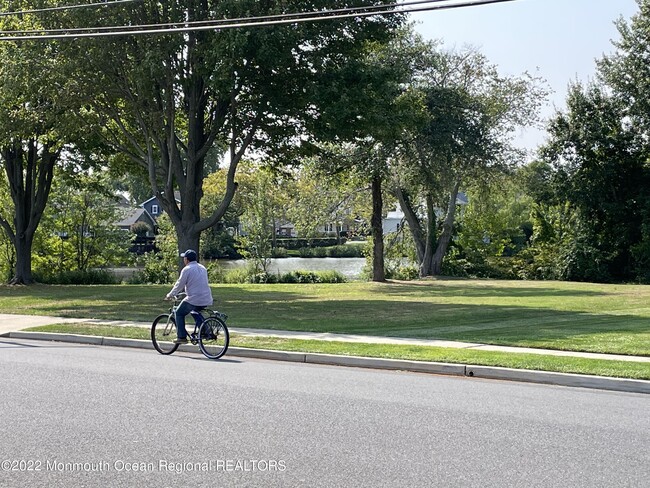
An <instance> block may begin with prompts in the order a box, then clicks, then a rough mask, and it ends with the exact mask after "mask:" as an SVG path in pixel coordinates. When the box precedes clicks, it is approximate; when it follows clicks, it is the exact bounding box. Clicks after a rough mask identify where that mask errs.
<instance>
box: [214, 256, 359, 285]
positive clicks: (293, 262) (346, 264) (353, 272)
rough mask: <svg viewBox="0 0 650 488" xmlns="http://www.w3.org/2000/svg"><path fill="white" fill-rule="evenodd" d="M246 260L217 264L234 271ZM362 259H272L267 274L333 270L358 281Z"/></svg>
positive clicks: (220, 261)
mask: <svg viewBox="0 0 650 488" xmlns="http://www.w3.org/2000/svg"><path fill="white" fill-rule="evenodd" d="M246 263H247V262H246V260H244V259H240V260H236V261H231V260H224V259H220V260H219V264H220V265H221V266H223V268H224V269H226V270H230V269H236V268H239V267H242V266H246ZM365 263H366V260H365V259H364V258H274V259H271V265H270V266H269V272H270V273H273V274H277V273H280V274H284V273H289V272H291V271H325V270H334V271H338V272H339V273H341V274H342V275H343V276H345V277H346V278H348V279H351V280H353V279H358V278H359V277H360V275H361V270H362V268H363V265H364V264H365Z"/></svg>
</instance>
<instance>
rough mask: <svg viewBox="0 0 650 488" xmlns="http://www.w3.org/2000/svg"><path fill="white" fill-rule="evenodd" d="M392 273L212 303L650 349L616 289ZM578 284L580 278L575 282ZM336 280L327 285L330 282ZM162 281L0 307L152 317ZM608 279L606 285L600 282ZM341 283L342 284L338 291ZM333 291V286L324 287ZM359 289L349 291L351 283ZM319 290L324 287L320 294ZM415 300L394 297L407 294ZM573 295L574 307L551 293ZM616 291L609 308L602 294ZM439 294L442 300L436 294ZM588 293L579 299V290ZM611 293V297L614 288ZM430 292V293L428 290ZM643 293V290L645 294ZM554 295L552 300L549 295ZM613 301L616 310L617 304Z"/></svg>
mask: <svg viewBox="0 0 650 488" xmlns="http://www.w3.org/2000/svg"><path fill="white" fill-rule="evenodd" d="M486 285H489V286H483V284H482V283H478V284H477V282H461V281H458V282H454V283H453V284H449V283H445V284H444V285H442V286H437V283H436V282H431V283H429V282H426V283H415V284H413V283H404V284H403V283H389V284H386V285H384V284H379V285H374V284H372V285H367V286H362V285H356V284H355V285H350V286H348V287H346V286H345V285H342V286H341V287H339V285H327V286H328V288H325V286H323V287H321V288H318V287H310V288H302V289H303V290H305V292H301V286H302V285H287V286H283V285H277V286H273V287H263V286H260V287H259V288H255V286H239V285H219V286H217V287H213V293H214V296H215V300H216V304H215V307H214V308H217V309H221V310H222V311H224V312H226V313H227V314H228V315H229V316H230V319H229V321H228V323H229V325H231V327H245V328H257V329H271V330H273V329H275V330H295V331H311V332H331V333H344V334H359V335H368V336H387V337H404V338H419V339H445V340H455V341H463V342H477V343H485V344H499V345H514V346H530V347H547V348H555V349H566V350H576V351H594V352H609V353H620V354H639V355H650V316H647V317H645V316H642V315H634V314H631V313H627V314H621V313H620V312H624V310H625V309H621V303H622V302H621V301H618V299H617V297H616V296H615V294H613V293H607V291H603V292H602V293H600V292H598V291H593V290H584V289H573V288H571V287H570V286H569V285H567V289H564V288H562V287H559V288H556V287H553V285H552V284H548V286H541V287H540V288H537V287H536V286H526V284H525V283H523V282H522V286H521V287H518V286H514V285H512V282H508V283H507V286H503V285H504V284H503V283H494V284H493V283H490V282H487V283H486ZM578 286H579V285H578ZM329 287H332V288H329ZM169 288H170V287H169V286H167V285H151V286H147V285H122V286H79V287H74V286H69V287H66V286H61V287H57V286H43V285H37V286H30V287H0V312H2V313H17V314H21V313H24V314H37V315H53V316H63V317H79V318H100V319H110V320H133V321H143V322H150V321H152V320H153V318H154V317H155V316H156V315H158V314H160V313H164V312H167V311H168V309H169V302H164V301H163V300H162V298H163V297H164V295H165V294H166V293H167V291H169ZM605 288H606V287H605ZM339 290H340V291H339ZM330 292H334V293H330ZM356 292H360V294H359V295H355V296H354V297H353V296H352V294H353V293H356ZM319 293H323V294H325V293H330V294H329V295H327V297H324V298H322V299H321V298H320V297H319ZM405 296H406V297H413V298H415V299H416V300H413V299H411V300H410V301H400V298H403V297H405ZM456 296H458V297H463V298H465V297H479V300H480V298H481V297H487V298H489V297H491V296H493V297H497V298H504V299H505V298H507V297H515V298H519V297H523V298H531V297H540V298H544V297H549V298H550V299H551V300H549V301H548V306H544V305H545V304H544V305H541V306H540V303H539V301H537V302H535V305H536V306H531V304H532V303H533V301H534V300H532V301H526V300H523V301H521V302H520V301H519V300H514V301H511V302H510V303H507V304H505V303H489V304H480V303H453V301H452V303H448V302H449V298H454V297H456ZM571 296H576V297H578V302H577V305H575V306H574V307H573V308H575V309H579V310H577V311H576V310H573V311H571V310H568V311H567V310H557V309H555V308H554V307H555V305H556V303H564V301H563V300H562V299H563V298H566V299H567V300H569V299H570V297H571ZM600 296H602V297H607V298H608V299H609V300H612V302H611V303H612V308H611V309H612V310H613V311H614V313H612V314H610V313H608V312H609V310H610V309H609V308H607V305H605V306H604V307H603V306H601V307H599V309H600V310H602V311H601V312H600V313H595V311H592V310H594V305H595V304H597V303H598V304H600V303H602V302H601V301H600V299H599V297H600ZM441 297H443V298H444V299H445V300H444V302H445V303H441V300H438V301H436V298H441ZM581 297H585V301H584V302H580V301H579V300H580V298H581ZM612 297H613V298H612ZM426 298H430V299H431V300H426ZM642 298H643V297H641V301H640V302H639V303H642V302H643V300H642ZM554 299H557V300H554ZM616 310H618V312H617V311H616Z"/></svg>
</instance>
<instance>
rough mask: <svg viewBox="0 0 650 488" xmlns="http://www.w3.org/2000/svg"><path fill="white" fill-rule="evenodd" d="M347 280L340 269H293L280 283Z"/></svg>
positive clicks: (342, 281)
mask: <svg viewBox="0 0 650 488" xmlns="http://www.w3.org/2000/svg"><path fill="white" fill-rule="evenodd" d="M346 281H347V280H346V278H345V276H343V275H342V274H341V273H339V272H338V271H334V270H326V271H291V272H290V273H285V274H283V275H282V276H280V278H279V282H280V283H345V282H346Z"/></svg>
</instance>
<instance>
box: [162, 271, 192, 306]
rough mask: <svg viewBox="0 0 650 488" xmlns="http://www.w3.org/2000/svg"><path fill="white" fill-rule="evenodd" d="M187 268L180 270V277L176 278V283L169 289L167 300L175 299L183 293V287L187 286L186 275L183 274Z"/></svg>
mask: <svg viewBox="0 0 650 488" xmlns="http://www.w3.org/2000/svg"><path fill="white" fill-rule="evenodd" d="M186 269H187V268H183V269H182V270H181V275H180V276H179V277H178V279H177V280H176V283H175V284H174V287H173V288H172V289H171V291H170V292H169V293H167V296H166V297H165V298H167V299H168V300H169V299H171V298H173V297H175V296H176V295H178V294H179V293H181V292H183V291H185V285H186V284H187V273H186V272H185V270H186Z"/></svg>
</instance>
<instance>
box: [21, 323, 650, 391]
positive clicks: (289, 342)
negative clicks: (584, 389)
mask: <svg viewBox="0 0 650 488" xmlns="http://www.w3.org/2000/svg"><path fill="white" fill-rule="evenodd" d="M25 330H27V331H33V332H56V333H65V334H82V335H92V336H103V337H121V338H128V339H145V340H149V339H150V331H149V329H146V328H142V327H116V326H106V325H92V324H55V325H46V326H41V327H32V328H29V329H25ZM230 345H231V346H233V347H245V348H253V349H273V350H277V351H292V352H310V353H322V354H336V355H341V356H361V357H373V358H385V359H404V360H413V361H432V362H442V363H455V364H471V365H476V366H497V367H504V368H515V369H527V370H534V371H551V372H559V373H576V374H588V375H594V376H607V377H615V378H630V379H644V380H650V363H638V362H628V361H613V360H604V359H588V358H578V357H564V356H551V355H541V354H527V353H505V352H494V351H475V350H468V349H455V348H445V347H431V346H415V345H397V344H366V343H356V342H354V343H353V342H339V341H322V340H303V339H284V338H277V337H266V336H243V335H235V334H233V335H232V336H231V341H230Z"/></svg>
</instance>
